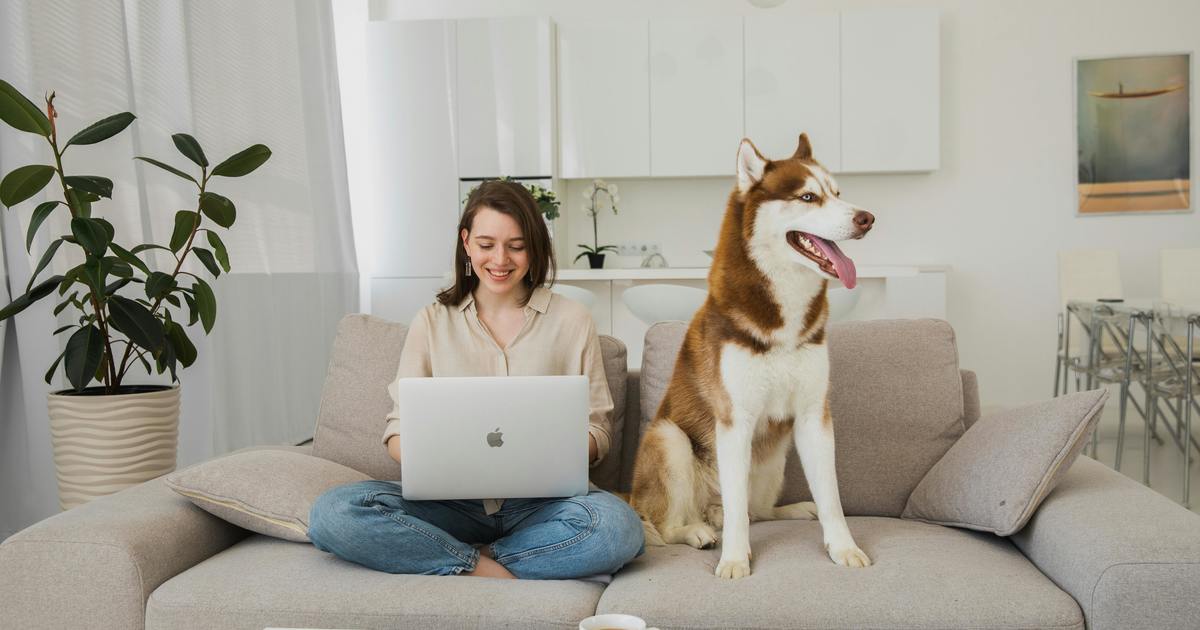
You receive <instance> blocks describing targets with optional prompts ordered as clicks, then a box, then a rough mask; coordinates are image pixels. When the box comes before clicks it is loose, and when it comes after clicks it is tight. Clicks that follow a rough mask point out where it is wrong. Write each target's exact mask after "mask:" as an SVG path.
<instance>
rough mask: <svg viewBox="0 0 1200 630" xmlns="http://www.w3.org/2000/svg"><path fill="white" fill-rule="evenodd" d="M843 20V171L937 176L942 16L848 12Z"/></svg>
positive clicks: (915, 11)
mask: <svg viewBox="0 0 1200 630" xmlns="http://www.w3.org/2000/svg"><path fill="white" fill-rule="evenodd" d="M841 21H842V28H841V57H842V91H841V92H842V98H841V100H842V106H841V109H842V167H841V169H840V170H841V172H844V173H877V172H889V171H892V172H895V171H931V170H936V169H937V168H938V164H939V150H938V145H939V133H938V122H939V101H940V88H939V81H940V72H939V63H940V52H939V51H940V45H939V26H938V10H937V9H936V8H895V9H892V8H888V9H872V10H863V11H847V12H843V13H842V14H841Z"/></svg>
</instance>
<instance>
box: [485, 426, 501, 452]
mask: <svg viewBox="0 0 1200 630" xmlns="http://www.w3.org/2000/svg"><path fill="white" fill-rule="evenodd" d="M503 435H504V434H503V433H501V432H500V427H496V430H495V431H493V432H491V433H489V434H487V442H488V446H493V447H499V446H504V440H503V439H501V436H503Z"/></svg>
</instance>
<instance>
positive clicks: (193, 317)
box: [183, 293, 200, 326]
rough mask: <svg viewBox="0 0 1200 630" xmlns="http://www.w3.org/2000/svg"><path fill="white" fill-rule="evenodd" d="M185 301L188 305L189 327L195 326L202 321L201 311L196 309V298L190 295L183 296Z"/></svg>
mask: <svg viewBox="0 0 1200 630" xmlns="http://www.w3.org/2000/svg"><path fill="white" fill-rule="evenodd" d="M183 301H185V302H187V305H188V326H195V325H196V321H197V320H198V319H200V309H198V308H196V298H194V297H192V296H191V295H190V294H188V293H184V294H183Z"/></svg>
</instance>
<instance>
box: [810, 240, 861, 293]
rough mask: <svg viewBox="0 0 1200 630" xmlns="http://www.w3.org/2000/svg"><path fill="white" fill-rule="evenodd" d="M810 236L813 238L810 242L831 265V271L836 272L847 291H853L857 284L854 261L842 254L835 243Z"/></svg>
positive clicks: (856, 271)
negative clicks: (814, 244) (815, 245)
mask: <svg viewBox="0 0 1200 630" xmlns="http://www.w3.org/2000/svg"><path fill="white" fill-rule="evenodd" d="M810 236H813V239H812V242H814V243H816V244H817V247H820V248H821V252H822V253H824V254H825V257H826V258H828V259H829V261H830V262H832V263H833V269H834V270H835V271H837V275H838V279H839V280H841V281H842V284H844V285H846V288H847V289H853V288H854V286H855V285H857V284H858V270H857V269H855V268H854V261H853V260H850V258H849V257H847V256H846V255H845V254H843V253H842V248H840V247H838V246H837V243H835V242H833V241H827V240H825V239H823V238H821V237H819V236H815V235H810Z"/></svg>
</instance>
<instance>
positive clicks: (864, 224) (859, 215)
mask: <svg viewBox="0 0 1200 630" xmlns="http://www.w3.org/2000/svg"><path fill="white" fill-rule="evenodd" d="M854 225H857V226H858V230H859V233H860V234H866V233H867V232H868V231H870V229H871V226H873V225H875V215H873V214H871V213H870V212H867V211H866V210H859V211H858V212H855V213H854Z"/></svg>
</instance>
